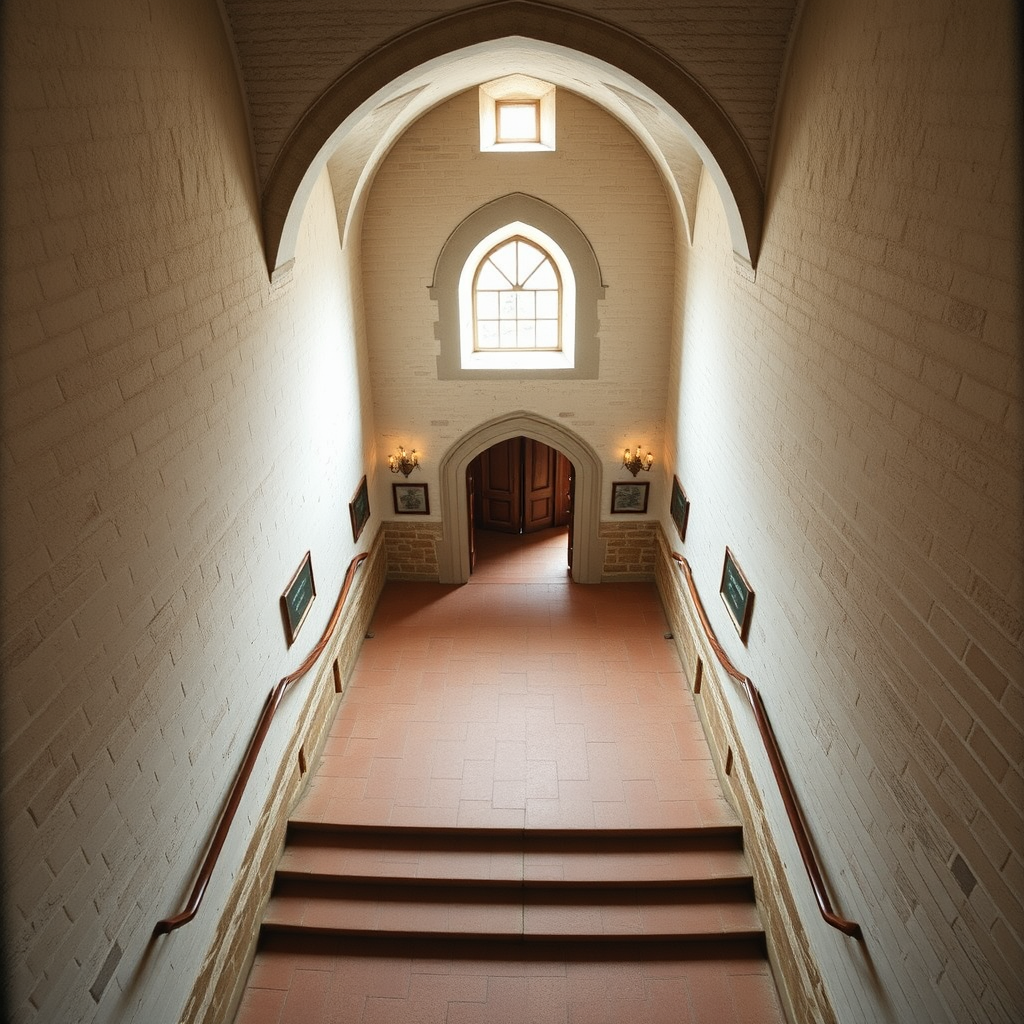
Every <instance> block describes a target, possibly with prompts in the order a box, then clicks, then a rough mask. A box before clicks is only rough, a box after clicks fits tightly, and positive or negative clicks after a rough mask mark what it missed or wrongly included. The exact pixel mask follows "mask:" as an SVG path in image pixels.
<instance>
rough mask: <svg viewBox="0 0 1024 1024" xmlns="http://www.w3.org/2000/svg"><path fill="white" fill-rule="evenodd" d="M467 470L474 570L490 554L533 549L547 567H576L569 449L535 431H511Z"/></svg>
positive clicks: (543, 567) (505, 554) (543, 568)
mask: <svg viewBox="0 0 1024 1024" xmlns="http://www.w3.org/2000/svg"><path fill="white" fill-rule="evenodd" d="M466 473H467V477H466V491H467V495H468V498H469V503H470V506H469V561H470V573H476V571H477V569H478V568H479V567H480V564H481V560H484V561H486V560H487V559H488V555H490V556H492V557H496V558H497V559H498V560H502V559H507V558H508V557H509V556H510V555H516V556H518V555H522V554H523V553H524V552H526V551H527V550H529V551H531V552H533V553H534V559H533V560H534V563H535V564H536V565H537V567H538V569H539V570H540V571H541V572H544V571H550V570H551V569H554V568H556V566H557V567H559V568H560V571H561V572H562V573H563V574H564V573H565V572H566V571H567V570H569V569H571V567H572V522H571V519H572V496H573V483H574V469H573V465H572V462H570V460H569V459H568V458H566V456H565V454H564V453H563V452H561V451H559V450H558V449H557V448H552V447H551V446H550V445H547V444H545V443H544V442H543V441H538V440H537V439H536V438H533V437H523V436H519V437H510V438H507V439H506V440H504V441H498V442H497V443H496V444H493V445H491V447H490V448H487V449H485V450H484V451H482V452H481V453H480V454H479V455H477V456H476V458H475V459H473V461H472V462H471V463H470V464H469V469H468V470H467V471H466ZM496 535H500V537H501V538H502V540H501V543H499V542H498V541H499V538H498V537H497V536H496ZM512 538H516V540H512ZM520 539H521V540H520ZM559 540H560V541H561V554H560V555H558V554H556V551H557V548H558V543H557V542H558V541H559ZM550 555H554V556H555V558H556V559H557V561H556V562H554V563H552V562H551V560H550V557H549V556H550ZM538 556H542V557H538Z"/></svg>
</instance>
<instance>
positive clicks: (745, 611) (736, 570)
mask: <svg viewBox="0 0 1024 1024" xmlns="http://www.w3.org/2000/svg"><path fill="white" fill-rule="evenodd" d="M718 592H719V593H720V594H721V595H722V601H723V603H724V604H725V607H726V610H727V611H728V612H729V617H730V618H731V619H732V621H733V624H734V625H735V626H736V632H737V633H739V635H740V639H741V640H742V641H743V642H744V643H746V642H747V631H748V629H749V627H750V614H751V612H752V611H753V609H754V592H753V590H751V589H750V584H749V583H748V582H747V578H746V576H744V575H743V570H742V569H740V567H739V565H737V563H736V559H735V558H733V554H732V552H731V551H730V550H729V549H728V548H726V549H725V564H724V565H723V566H722V585H721V586H720V587H719V588H718Z"/></svg>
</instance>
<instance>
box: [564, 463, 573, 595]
mask: <svg viewBox="0 0 1024 1024" xmlns="http://www.w3.org/2000/svg"><path fill="white" fill-rule="evenodd" d="M565 465H566V468H567V471H568V474H569V478H568V481H567V485H568V486H567V488H566V522H567V523H568V524H569V555H568V558H569V575H570V576H571V575H572V525H573V523H572V516H573V512H574V511H575V507H574V506H575V501H576V467H575V466H573V464H572V463H571V462H570V461H569V460H568V459H566V460H565Z"/></svg>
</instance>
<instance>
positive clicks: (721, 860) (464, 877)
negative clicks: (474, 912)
mask: <svg viewBox="0 0 1024 1024" xmlns="http://www.w3.org/2000/svg"><path fill="white" fill-rule="evenodd" d="M278 878H280V879H294V880H298V879H307V880H321V881H327V880H333V881H335V882H337V883H338V884H346V885H354V884H368V883H372V882H374V881H379V880H386V881H387V883H388V884H390V885H393V886H411V885H420V886H424V885H445V884H447V885H455V884H458V885H466V886H479V885H481V884H488V885H492V886H496V885H502V884H504V885H508V886H514V887H521V886H524V885H526V886H529V887H531V888H541V887H545V886H552V887H555V886H557V887H572V886H595V885H600V886H602V887H605V888H615V887H622V888H629V889H638V888H646V887H653V886H661V887H665V886H672V887H678V888H683V887H694V886H705V887H716V886H744V885H745V886H747V887H749V886H750V884H751V876H750V871H749V868H748V866H747V863H746V859H745V857H744V855H743V852H742V850H741V849H740V847H739V844H738V842H737V841H736V839H735V837H733V836H731V835H712V836H706V835H699V836H698V835H693V836H687V837H685V838H681V837H675V836H673V837H665V836H663V835H657V836H640V837H626V836H620V835H616V836H609V835H606V834H588V835H586V836H579V835H566V834H545V835H533V834H530V833H523V832H518V833H514V834H506V833H499V834H485V833H479V834H469V835H467V834H466V833H464V832H447V833H446V832H438V831H435V832H431V833H407V832H402V831H400V830H399V831H385V830H377V831H373V832H340V831H331V832H329V833H323V832H309V831H300V832H296V833H290V834H289V843H288V846H287V847H286V849H285V852H284V855H283V856H282V858H281V861H280V864H279V867H278Z"/></svg>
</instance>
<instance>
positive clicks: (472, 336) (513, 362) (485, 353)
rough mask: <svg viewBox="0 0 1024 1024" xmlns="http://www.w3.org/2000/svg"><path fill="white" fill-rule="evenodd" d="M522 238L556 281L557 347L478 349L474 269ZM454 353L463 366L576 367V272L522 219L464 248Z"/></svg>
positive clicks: (549, 241)
mask: <svg viewBox="0 0 1024 1024" xmlns="http://www.w3.org/2000/svg"><path fill="white" fill-rule="evenodd" d="M519 237H521V238H523V239H525V240H526V241H528V242H530V243H531V244H532V245H534V246H535V247H536V248H538V249H540V250H541V251H542V252H544V253H545V254H546V255H547V256H548V258H549V259H550V260H551V262H552V264H553V265H554V267H555V270H556V272H557V273H558V275H559V278H560V280H561V285H562V289H561V296H560V299H561V302H560V316H559V341H560V345H559V348H558V349H510V348H506V349H484V350H478V349H477V347H476V330H477V324H476V302H475V298H476V296H475V288H474V284H475V281H476V277H477V273H478V270H479V268H480V266H481V265H482V264H483V262H484V260H485V258H486V257H487V255H488V254H490V253H491V252H494V251H495V250H496V249H499V248H500V247H501V246H502V245H503V244H504V243H505V242H509V241H512V240H513V239H515V238H519ZM458 304H459V351H460V367H461V368H462V369H463V370H517V369H518V370H572V369H573V368H574V367H575V365H576V275H575V273H574V272H573V267H572V264H571V262H570V261H569V258H568V256H566V254H565V252H564V251H563V250H562V247H561V246H560V245H559V244H558V243H557V242H556V241H555V240H554V239H553V238H551V237H550V236H548V235H547V234H546V233H545V232H543V231H541V230H540V229H539V228H537V227H535V226H533V225H532V224H528V223H525V222H524V221H513V222H512V223H510V224H505V225H502V226H501V227H500V228H498V229H497V230H495V231H491V232H490V233H488V234H487V235H485V236H484V237H483V238H482V239H480V240H479V241H478V242H477V244H476V245H475V246H474V247H473V249H472V250H471V251H470V253H469V256H468V258H467V259H466V262H465V263H464V264H463V267H462V273H461V274H460V276H459V288H458Z"/></svg>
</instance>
